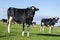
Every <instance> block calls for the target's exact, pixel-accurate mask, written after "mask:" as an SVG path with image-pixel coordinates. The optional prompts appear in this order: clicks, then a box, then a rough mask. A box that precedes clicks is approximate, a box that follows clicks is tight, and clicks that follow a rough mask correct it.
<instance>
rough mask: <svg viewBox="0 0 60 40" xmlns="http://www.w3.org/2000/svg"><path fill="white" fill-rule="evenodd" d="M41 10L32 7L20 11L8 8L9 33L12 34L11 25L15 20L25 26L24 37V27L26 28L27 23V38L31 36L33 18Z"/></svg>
mask: <svg viewBox="0 0 60 40" xmlns="http://www.w3.org/2000/svg"><path fill="white" fill-rule="evenodd" d="M38 10H39V9H38V8H36V7H34V6H31V7H27V8H24V9H19V8H13V7H10V8H8V11H7V15H8V21H7V22H8V33H10V24H11V21H12V20H14V21H16V22H17V23H22V25H23V32H22V36H24V27H25V23H26V24H27V25H28V26H27V29H28V32H27V36H29V30H30V24H31V23H32V21H33V17H34V15H35V11H38Z"/></svg>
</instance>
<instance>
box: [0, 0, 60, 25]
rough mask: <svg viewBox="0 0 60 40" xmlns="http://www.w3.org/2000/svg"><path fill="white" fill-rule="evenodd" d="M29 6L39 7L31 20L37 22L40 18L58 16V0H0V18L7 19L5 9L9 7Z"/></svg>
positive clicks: (59, 9)
mask: <svg viewBox="0 0 60 40" xmlns="http://www.w3.org/2000/svg"><path fill="white" fill-rule="evenodd" d="M30 6H35V7H37V8H39V11H37V12H36V13H35V16H34V20H33V21H36V22H37V23H40V21H41V19H42V18H49V17H59V18H60V0H0V19H2V18H5V19H7V9H8V8H9V7H15V8H26V7H30ZM59 23H60V22H59ZM58 25H59V24H58Z"/></svg>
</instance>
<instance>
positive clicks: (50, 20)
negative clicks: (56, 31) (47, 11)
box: [40, 17, 59, 33]
mask: <svg viewBox="0 0 60 40" xmlns="http://www.w3.org/2000/svg"><path fill="white" fill-rule="evenodd" d="M58 19H59V18H57V17H56V18H45V19H42V20H41V28H40V31H44V28H45V26H46V27H47V26H48V27H49V33H51V32H52V31H53V26H54V25H55V23H57V21H58Z"/></svg>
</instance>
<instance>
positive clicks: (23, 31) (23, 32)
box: [22, 23, 25, 36]
mask: <svg viewBox="0 0 60 40" xmlns="http://www.w3.org/2000/svg"><path fill="white" fill-rule="evenodd" d="M24 27H25V25H24V23H23V31H22V36H24Z"/></svg>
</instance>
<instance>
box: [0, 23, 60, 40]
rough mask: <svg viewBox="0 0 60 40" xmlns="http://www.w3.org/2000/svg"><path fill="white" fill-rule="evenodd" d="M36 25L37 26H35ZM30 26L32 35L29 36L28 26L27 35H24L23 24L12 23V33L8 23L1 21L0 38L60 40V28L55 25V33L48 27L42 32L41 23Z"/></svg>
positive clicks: (10, 39)
mask: <svg viewBox="0 0 60 40" xmlns="http://www.w3.org/2000/svg"><path fill="white" fill-rule="evenodd" d="M34 26H36V27H34ZM34 26H32V25H31V27H30V36H29V37H27V34H26V32H27V27H25V36H24V37H22V35H21V32H22V25H17V24H13V25H11V33H10V34H9V33H8V32H7V24H6V23H3V22H0V40H60V28H59V27H54V30H53V33H51V34H49V33H48V28H47V27H46V28H45V31H44V32H40V31H39V30H40V25H34Z"/></svg>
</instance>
